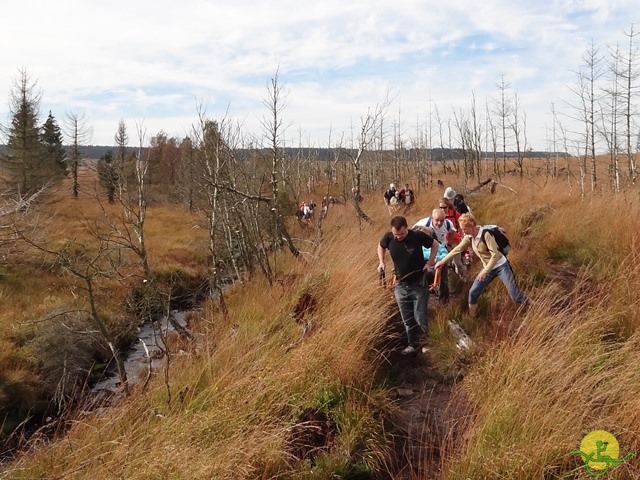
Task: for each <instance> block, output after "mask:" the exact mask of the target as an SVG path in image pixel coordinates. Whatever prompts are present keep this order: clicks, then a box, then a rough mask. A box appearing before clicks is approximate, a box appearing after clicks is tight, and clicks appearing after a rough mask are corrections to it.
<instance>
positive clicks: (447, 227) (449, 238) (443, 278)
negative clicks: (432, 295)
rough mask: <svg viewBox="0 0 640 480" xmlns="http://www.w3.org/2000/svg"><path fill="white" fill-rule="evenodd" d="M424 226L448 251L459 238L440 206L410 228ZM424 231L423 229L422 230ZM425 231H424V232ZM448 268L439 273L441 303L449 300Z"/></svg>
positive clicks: (439, 297)
mask: <svg viewBox="0 0 640 480" xmlns="http://www.w3.org/2000/svg"><path fill="white" fill-rule="evenodd" d="M416 228H420V229H422V228H425V229H428V230H427V231H430V232H431V233H429V235H432V236H433V237H434V238H435V239H436V240H438V243H440V245H444V246H445V247H446V249H447V250H448V251H450V250H451V249H452V248H453V247H452V242H454V241H456V239H458V240H459V236H457V231H456V228H455V227H454V225H453V223H452V222H451V220H448V219H446V218H445V214H444V210H442V209H441V208H434V209H433V211H432V212H431V216H430V217H426V218H422V219H420V220H418V221H417V222H416V223H415V225H414V226H413V227H412V229H414V230H415V229H416ZM423 231H424V230H423ZM425 233H426V232H425ZM448 273H449V269H448V268H446V267H444V268H442V270H441V273H440V286H439V288H438V299H439V300H440V302H442V303H447V302H448V301H449V275H448Z"/></svg>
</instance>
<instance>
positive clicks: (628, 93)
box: [620, 24, 640, 185]
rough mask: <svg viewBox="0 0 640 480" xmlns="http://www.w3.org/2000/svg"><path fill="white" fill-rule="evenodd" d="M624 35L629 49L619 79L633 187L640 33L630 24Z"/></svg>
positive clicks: (635, 173) (635, 175) (628, 161)
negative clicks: (637, 40) (621, 82)
mask: <svg viewBox="0 0 640 480" xmlns="http://www.w3.org/2000/svg"><path fill="white" fill-rule="evenodd" d="M625 35H626V36H627V38H628V39H629V48H628V50H627V53H626V58H624V59H621V60H624V63H625V69H624V71H622V72H620V77H621V79H622V80H624V83H623V85H622V88H621V95H622V97H623V98H624V118H625V136H626V140H627V141H626V145H627V169H628V176H629V181H630V182H631V184H633V185H635V183H636V178H637V176H638V167H637V165H636V160H635V155H634V151H633V144H632V140H631V139H632V136H633V134H634V133H633V132H634V130H635V128H636V126H637V122H634V119H635V118H636V113H637V111H636V110H635V108H634V102H633V100H634V98H635V97H636V96H637V95H638V93H639V92H640V84H639V83H638V79H640V69H639V68H638V61H639V60H640V51H639V50H638V45H637V44H636V39H637V37H638V35H640V33H639V32H637V31H635V30H634V26H633V24H631V28H630V30H629V32H625Z"/></svg>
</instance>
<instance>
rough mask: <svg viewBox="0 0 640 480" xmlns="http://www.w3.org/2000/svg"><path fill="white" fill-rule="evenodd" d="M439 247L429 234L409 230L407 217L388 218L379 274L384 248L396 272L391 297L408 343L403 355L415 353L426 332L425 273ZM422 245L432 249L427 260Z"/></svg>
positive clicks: (426, 292)
mask: <svg viewBox="0 0 640 480" xmlns="http://www.w3.org/2000/svg"><path fill="white" fill-rule="evenodd" d="M438 246H439V244H438V242H437V240H435V239H434V238H433V237H431V236H430V235H427V234H426V233H423V232H419V231H416V230H409V228H408V226H407V219H406V218H405V217H403V216H401V215H396V216H394V217H393V218H392V219H391V231H390V232H387V233H385V234H384V235H383V237H382V239H381V240H380V243H379V244H378V249H377V252H378V260H379V262H380V263H379V265H378V273H380V274H382V272H384V271H385V269H386V266H385V263H384V257H385V253H386V251H387V250H389V253H390V254H391V260H393V268H394V270H395V275H396V284H395V286H394V296H395V298H396V303H397V304H398V308H399V310H400V316H401V317H402V323H403V324H404V328H405V331H406V332H407V340H408V343H409V345H408V346H407V347H406V348H405V349H404V350H402V354H403V355H409V354H412V353H416V352H417V351H418V344H419V341H420V338H421V337H422V336H424V335H426V333H427V304H428V301H429V291H428V290H427V280H426V276H427V275H426V273H427V272H428V270H429V269H430V267H432V266H433V265H434V264H435V258H436V254H437V252H438ZM422 247H425V248H430V249H431V254H430V256H429V259H428V260H426V261H425V258H424V255H423V251H422Z"/></svg>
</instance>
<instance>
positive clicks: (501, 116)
mask: <svg viewBox="0 0 640 480" xmlns="http://www.w3.org/2000/svg"><path fill="white" fill-rule="evenodd" d="M496 86H497V87H498V98H497V99H496V100H494V112H495V114H496V115H497V117H498V128H499V131H500V133H501V135H500V139H501V140H502V171H503V172H506V171H507V141H508V136H507V132H508V128H509V118H511V115H512V108H513V107H512V105H511V103H510V102H509V99H508V96H507V93H508V91H509V88H510V87H511V84H510V83H506V82H505V81H504V74H502V75H500V83H498V84H496Z"/></svg>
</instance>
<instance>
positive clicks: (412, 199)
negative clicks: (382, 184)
mask: <svg viewBox="0 0 640 480" xmlns="http://www.w3.org/2000/svg"><path fill="white" fill-rule="evenodd" d="M383 198H384V203H385V205H386V206H387V208H388V209H389V215H392V214H393V213H394V212H398V211H399V210H401V209H406V208H407V207H409V206H411V205H413V204H414V203H416V196H415V194H414V193H413V190H411V189H410V188H409V184H408V183H405V184H404V185H403V186H402V188H401V189H397V188H396V184H395V183H391V184H390V185H389V190H387V191H385V192H384V195H383Z"/></svg>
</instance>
